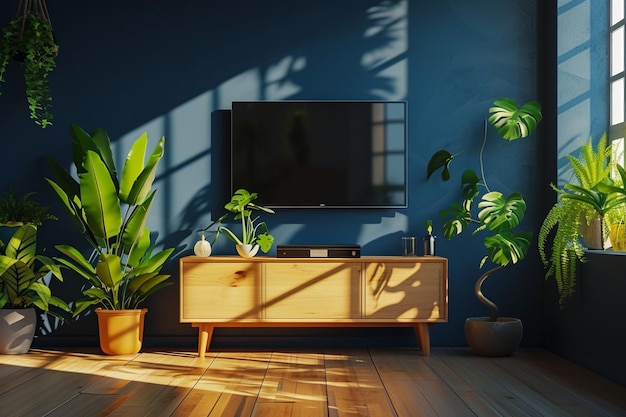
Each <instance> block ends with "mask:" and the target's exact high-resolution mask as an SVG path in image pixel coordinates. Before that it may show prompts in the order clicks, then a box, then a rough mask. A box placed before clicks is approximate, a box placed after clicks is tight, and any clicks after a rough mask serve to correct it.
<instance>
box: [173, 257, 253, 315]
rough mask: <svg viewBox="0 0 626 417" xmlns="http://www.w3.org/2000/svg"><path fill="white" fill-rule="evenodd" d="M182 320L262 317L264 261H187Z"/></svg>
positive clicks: (183, 285)
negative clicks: (262, 273)
mask: <svg viewBox="0 0 626 417" xmlns="http://www.w3.org/2000/svg"><path fill="white" fill-rule="evenodd" d="M181 272H182V273H181V289H180V291H181V303H180V304H181V306H180V308H181V321H186V322H191V321H198V320H207V319H208V320H219V319H223V320H225V319H231V320H233V321H236V320H238V319H255V318H260V317H261V314H262V313H261V308H260V305H261V302H260V300H261V264H259V263H253V262H241V263H239V262H238V263H230V262H225V263H219V262H207V263H184V264H183V267H182V271H181Z"/></svg>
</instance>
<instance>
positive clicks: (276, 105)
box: [231, 101, 408, 208]
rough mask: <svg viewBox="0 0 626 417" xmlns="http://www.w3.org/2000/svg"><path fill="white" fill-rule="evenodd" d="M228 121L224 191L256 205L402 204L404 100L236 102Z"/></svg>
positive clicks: (404, 201)
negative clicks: (252, 195)
mask: <svg viewBox="0 0 626 417" xmlns="http://www.w3.org/2000/svg"><path fill="white" fill-rule="evenodd" d="M231 123H232V130H231V134H232V142H231V191H235V190H237V189H239V188H245V189H247V190H248V191H250V192H256V193H258V194H259V197H258V199H257V200H256V202H257V203H258V204H261V205H263V206H267V207H272V208H317V207H327V208H402V207H406V206H407V198H408V191H407V103H406V101H236V102H233V103H232V114H231Z"/></svg>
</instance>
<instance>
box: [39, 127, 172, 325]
mask: <svg viewBox="0 0 626 417" xmlns="http://www.w3.org/2000/svg"><path fill="white" fill-rule="evenodd" d="M70 134H71V137H72V141H71V145H72V154H73V159H74V165H75V166H76V170H77V174H78V179H75V178H74V177H72V176H71V175H70V174H69V172H68V171H66V170H65V169H64V168H63V167H62V166H61V165H60V164H59V163H57V162H56V161H54V160H52V159H49V160H48V161H49V163H50V167H51V169H52V171H53V173H54V175H55V177H56V180H52V179H49V178H47V179H46V180H47V181H48V183H49V184H50V185H51V186H52V188H53V189H54V191H55V192H56V194H57V195H58V197H59V198H60V200H61V202H62V203H63V205H64V206H65V208H66V209H67V211H68V213H69V214H70V217H71V219H72V220H73V222H74V224H75V225H76V227H77V229H78V230H79V232H80V233H82V235H83V236H84V237H85V239H86V241H87V242H88V243H89V245H90V246H91V247H92V249H93V252H92V254H91V256H89V257H85V256H84V255H83V254H82V253H81V252H80V251H79V250H78V249H76V248H74V247H72V246H69V245H58V246H56V248H57V249H58V250H59V251H60V252H61V253H62V254H63V255H64V257H58V258H55V259H56V260H57V261H58V262H60V263H61V264H63V265H65V266H67V267H68V268H70V269H72V270H73V271H75V272H76V273H78V275H80V276H81V277H83V278H84V279H85V280H87V282H88V284H89V286H88V288H87V289H85V290H84V291H83V295H84V298H81V299H79V300H78V301H77V302H76V309H75V311H74V315H78V314H80V313H81V312H83V311H84V310H86V309H87V308H89V307H91V306H94V305H99V306H100V307H102V308H103V309H107V310H125V309H137V308H139V306H140V305H141V303H142V302H144V301H145V300H146V299H147V298H148V297H149V296H150V295H151V294H153V293H154V292H155V291H157V290H159V289H161V288H164V287H166V286H168V285H171V283H170V282H166V281H167V279H168V278H169V277H170V276H169V275H164V274H161V273H160V271H161V268H162V267H163V265H164V263H165V262H166V260H167V259H168V258H169V256H170V255H171V254H172V252H173V251H174V249H173V248H170V249H164V250H155V245H154V244H153V243H152V242H151V237H150V230H149V229H148V228H147V227H146V221H147V219H148V215H149V213H150V207H151V206H152V202H153V200H154V195H155V193H156V190H155V189H152V184H153V181H154V178H155V175H156V170H157V165H158V163H159V161H160V160H161V158H162V156H163V150H164V144H165V138H163V137H162V138H161V139H160V140H159V142H158V143H157V144H156V146H155V148H154V150H153V151H152V153H151V154H150V155H149V158H148V160H147V162H145V157H146V151H147V145H148V137H147V134H146V133H145V132H144V133H143V134H142V135H141V136H140V137H139V138H137V139H136V140H135V142H134V143H133V145H132V147H131V149H130V151H129V152H128V154H127V156H126V160H125V163H124V166H123V168H122V171H121V176H120V178H119V179H118V169H117V168H116V165H115V161H114V159H113V153H112V149H111V142H110V139H109V136H108V135H107V133H106V132H105V131H104V130H103V129H101V128H97V129H95V130H94V131H93V132H92V133H91V134H88V133H87V132H86V131H85V130H83V129H82V128H81V127H79V126H77V125H72V126H71V128H70Z"/></svg>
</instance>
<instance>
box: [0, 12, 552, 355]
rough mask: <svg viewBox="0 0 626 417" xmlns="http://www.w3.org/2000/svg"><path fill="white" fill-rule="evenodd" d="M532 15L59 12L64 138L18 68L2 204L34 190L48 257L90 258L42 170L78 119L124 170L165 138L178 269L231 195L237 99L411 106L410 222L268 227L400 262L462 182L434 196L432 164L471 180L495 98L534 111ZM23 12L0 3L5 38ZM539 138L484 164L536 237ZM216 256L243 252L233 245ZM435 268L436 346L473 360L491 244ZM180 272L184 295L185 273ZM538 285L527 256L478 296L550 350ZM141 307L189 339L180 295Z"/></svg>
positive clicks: (166, 204)
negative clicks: (35, 116)
mask: <svg viewBox="0 0 626 417" xmlns="http://www.w3.org/2000/svg"><path fill="white" fill-rule="evenodd" d="M12 3H15V4H12ZM537 3H538V2H537V1H527V0H514V1H507V2H502V1H498V0H481V1H479V2H468V1H465V0H447V1H437V2H409V1H390V0H387V1H383V0H376V1H371V0H318V1H315V2H293V1H286V0H284V1H283V0H273V1H264V2H260V1H256V0H233V1H220V2H218V1H199V0H190V1H185V2H173V1H163V0H153V1H149V2H148V1H133V2H129V1H121V0H111V1H107V2H85V1H78V0H66V1H63V2H50V4H49V8H50V15H51V17H52V21H53V26H54V29H55V33H56V36H57V39H58V41H59V43H60V45H61V49H60V55H59V57H58V67H57V69H56V70H55V72H54V73H53V74H52V75H51V77H50V80H51V83H52V88H53V93H54V109H53V110H54V115H55V117H54V120H53V122H54V125H53V126H52V127H49V128H46V129H45V130H42V129H40V128H39V127H37V126H35V125H34V124H33V123H32V122H30V121H29V119H28V114H27V109H26V103H25V99H24V92H23V89H24V88H23V80H22V74H21V70H20V68H19V67H18V66H17V65H16V64H12V66H11V68H10V70H9V72H8V73H7V74H6V79H7V82H6V83H5V84H4V85H2V86H1V89H2V90H1V91H2V96H0V114H1V115H2V122H1V123H0V138H1V140H2V141H3V144H4V146H3V149H4V153H3V164H2V168H0V169H1V171H0V172H1V175H0V190H5V189H7V188H8V187H9V186H13V187H15V188H17V189H18V190H20V191H24V192H25V191H31V190H35V191H38V192H40V197H41V198H42V199H44V200H45V201H46V202H49V203H50V204H51V205H53V207H54V209H55V210H54V211H55V214H57V215H59V217H61V220H59V221H58V222H54V223H53V224H47V225H45V226H44V227H42V233H41V235H42V237H41V240H42V244H43V245H44V246H46V247H47V248H48V249H47V250H48V251H50V252H52V251H54V249H53V248H51V246H52V245H53V244H58V243H70V244H80V243H79V242H81V240H80V237H79V235H78V233H77V232H76V231H75V230H74V229H73V225H72V224H71V223H70V222H69V221H67V217H66V216H65V213H63V212H61V207H60V205H59V204H58V203H57V202H56V201H55V200H54V196H53V195H52V194H51V191H50V190H49V189H48V187H47V185H46V184H45V182H44V177H45V176H48V175H50V173H49V171H48V168H47V166H46V165H45V163H44V159H43V158H44V156H52V157H54V158H55V159H57V160H59V161H62V162H64V163H67V164H69V161H70V158H69V150H70V149H69V135H68V133H67V131H68V126H69V124H70V123H77V124H79V125H81V126H83V127H84V128H85V129H87V130H91V129H93V128H95V127H97V126H101V127H104V128H105V129H106V130H107V131H108V132H109V134H110V136H111V138H112V139H113V140H115V141H116V143H118V144H119V147H118V148H119V149H118V156H120V157H121V156H122V155H124V154H125V152H126V151H127V150H128V148H129V143H130V141H132V140H133V139H134V138H136V137H137V136H138V135H139V133H141V132H142V131H144V130H147V131H148V134H149V137H150V140H151V143H152V144H154V143H156V140H158V138H159V137H160V136H161V135H164V136H165V137H166V155H165V158H164V160H163V162H162V165H161V166H160V175H159V177H158V179H157V186H158V188H159V191H158V193H157V201H156V202H155V203H156V208H154V209H153V212H152V216H151V218H150V226H151V228H152V229H153V230H155V231H158V232H159V237H160V242H161V243H162V244H165V245H168V246H176V247H177V248H178V249H179V250H178V252H177V253H178V255H179V256H180V255H185V254H189V253H190V248H191V246H192V245H193V243H194V242H195V241H196V240H197V235H196V230H198V229H200V228H203V227H205V226H206V225H208V224H209V222H210V221H211V219H212V218H215V217H216V216H218V215H219V214H221V212H222V211H221V209H220V208H221V206H222V205H223V204H224V203H225V199H226V198H227V197H228V196H227V195H226V196H225V195H224V188H225V187H226V186H227V185H228V184H227V183H228V177H227V176H226V174H225V173H224V163H223V161H224V158H225V150H226V148H225V146H226V145H227V143H226V140H227V138H226V137H225V135H224V133H223V132H224V131H223V129H221V125H222V124H224V123H227V117H226V116H227V115H226V114H224V112H223V111H224V110H228V109H229V107H230V103H231V101H232V100H240V99H355V100H358V99H371V98H376V99H405V100H407V101H408V103H409V142H410V143H409V187H410V197H409V207H408V208H407V209H402V210H340V211H339V210H335V211H331V210H282V211H279V212H278V213H277V214H276V215H274V216H272V217H271V218H268V219H267V221H268V223H269V226H270V227H271V229H272V231H273V232H274V234H275V236H276V238H277V242H278V243H280V244H288V243H317V244H324V243H358V244H361V245H362V248H363V254H364V255H396V254H400V250H401V243H400V242H401V240H400V237H401V236H403V235H407V234H412V235H417V236H420V235H422V234H423V223H424V220H426V219H433V220H434V221H435V226H436V228H437V229H439V227H440V222H439V221H438V219H437V213H438V211H439V210H440V209H442V208H443V207H445V206H447V205H448V204H449V203H450V202H452V201H456V199H457V197H458V189H456V187H455V185H453V184H446V185H445V186H442V184H441V183H440V182H439V181H436V180H430V181H429V182H426V179H425V172H426V163H427V161H428V159H429V157H430V155H431V154H432V153H434V152H435V151H436V150H438V149H440V148H448V149H450V150H458V151H460V150H466V152H465V153H463V154H462V155H460V156H459V158H458V160H457V161H456V166H455V170H456V171H455V172H456V174H459V173H460V172H461V171H462V170H463V169H464V168H465V167H468V166H469V167H473V168H477V166H478V160H477V157H476V151H477V150H478V148H479V146H480V143H481V139H482V126H483V119H484V118H485V117H486V116H487V109H488V107H489V106H490V104H491V103H492V102H493V100H494V99H496V98H499V97H503V96H507V97H511V98H514V99H515V100H516V101H518V102H520V103H521V102H525V101H528V100H531V99H541V96H540V95H539V88H538V83H539V80H540V76H541V71H542V70H541V68H539V65H538V53H539V48H538V45H539V44H540V43H541V39H540V38H538V33H539V32H540V29H541V28H540V27H539V26H538V19H537V16H538V11H537V8H538V6H537ZM16 4H17V0H16V1H14V2H9V1H4V2H2V3H1V4H0V21H1V22H2V23H3V24H4V22H6V21H8V19H9V18H10V17H11V16H12V15H13V13H14V11H15V8H16ZM491 133H492V136H491V137H492V138H494V139H495V136H494V135H493V133H494V132H491ZM542 140H544V139H543V138H542V137H541V134H539V135H535V137H533V138H530V139H527V140H524V141H517V142H513V143H504V142H503V141H500V142H499V141H497V140H492V141H490V144H489V147H488V149H487V151H486V170H487V171H486V174H487V175H488V178H490V185H491V186H492V187H493V188H495V189H499V190H501V191H502V192H505V193H509V192H512V191H521V192H523V193H524V195H525V196H526V199H527V203H528V207H529V213H528V216H527V218H526V219H525V224H526V227H527V228H528V229H530V230H534V231H536V230H537V225H538V224H539V223H540V219H541V216H542V215H543V213H542V209H541V208H540V207H539V203H538V200H539V196H540V195H541V193H540V192H539V191H538V190H537V188H536V184H538V183H542V181H543V178H541V177H540V173H541V170H540V167H539V166H538V159H537V155H538V153H539V150H540V149H542V146H543V145H541V143H542ZM501 142H502V143H501ZM215 253H221V254H226V253H228V254H230V253H234V251H233V250H232V248H231V245H230V244H229V243H228V242H227V241H226V240H222V241H220V242H219V243H218V245H217V246H216V248H215ZM274 253H275V252H274ZM438 254H439V255H441V256H445V257H448V258H449V259H450V264H449V265H450V270H449V272H450V277H449V278H450V279H449V302H450V308H449V319H450V321H449V323H447V324H442V325H438V326H435V328H434V329H433V331H432V343H433V345H435V346H463V345H465V338H464V335H463V323H464V320H465V318H466V317H468V316H475V315H484V314H485V313H486V310H485V309H484V308H483V307H482V305H481V304H480V303H479V302H478V301H477V300H476V299H475V298H474V295H473V286H474V282H475V280H476V279H477V278H478V276H479V275H480V273H481V271H480V269H479V268H478V265H479V261H480V259H481V258H482V257H483V256H484V252H483V248H482V244H481V238H480V237H472V236H469V235H468V236H462V237H460V238H458V239H457V240H454V241H445V240H443V239H441V238H440V239H439V240H438ZM169 269H170V271H171V272H172V273H173V274H174V277H173V279H174V281H176V280H177V279H178V275H177V264H176V262H172V264H171V265H170V267H169ZM542 276H543V274H542V270H541V266H540V263H539V261H538V258H537V256H536V251H534V250H531V253H530V255H529V258H528V260H527V261H526V262H524V263H522V264H520V265H517V266H513V267H510V268H507V269H506V270H505V271H503V272H500V273H499V274H498V276H494V277H492V278H491V279H490V280H489V281H487V283H486V284H485V286H484V291H485V293H487V295H488V296H491V298H493V299H494V301H496V303H498V304H499V305H500V307H501V313H502V314H503V315H511V316H518V317H521V318H522V319H523V320H524V323H525V337H524V343H525V344H527V345H536V344H539V342H540V323H541V321H540V316H539V315H540V306H541V301H540V299H541V289H542V282H543V279H542ZM67 284H68V285H67V286H66V287H64V288H63V290H62V291H64V293H66V294H67V295H68V296H71V295H73V294H77V293H78V291H79V289H80V285H81V283H80V282H78V281H75V280H72V279H71V277H70V279H68V283H67ZM148 308H149V309H150V313H149V315H148V318H147V338H148V341H149V340H150V338H151V337H152V338H154V340H157V339H158V340H159V342H161V343H162V342H163V340H165V337H167V336H174V339H175V340H173V341H172V343H176V341H183V340H185V341H189V340H193V337H192V336H193V335H194V334H195V333H194V331H193V330H192V329H191V328H190V326H189V325H181V324H179V323H178V286H177V285H174V286H171V287H169V288H167V289H166V290H164V291H163V292H162V293H160V294H157V295H156V296H155V297H154V298H153V299H151V300H150V302H149V305H148ZM92 325H93V317H87V318H83V319H81V320H79V321H78V322H75V323H68V324H66V325H64V326H63V327H62V328H60V329H58V330H56V331H53V334H52V337H53V338H54V337H55V336H58V337H59V338H63V337H65V338H66V343H78V342H80V339H81V338H86V337H94V336H95V327H94V326H92ZM322 332H323V331H322ZM278 333H279V335H280V334H282V333H280V332H278ZM283 333H284V330H283ZM249 334H250V333H248V334H243V336H246V335H249ZM299 334H302V333H299ZM328 334H329V333H326V335H328ZM345 334H348V333H345V332H344V333H341V334H340V335H345ZM380 334H381V335H384V336H383V338H384V339H386V340H392V341H393V343H399V344H411V343H415V342H414V337H413V335H411V334H407V333H406V332H404V331H403V330H393V331H391V332H389V333H386V332H383V331H381V333H380ZM305 335H306V332H305ZM321 335H322V336H323V335H324V334H323V333H321ZM243 336H242V331H241V330H239V333H237V332H234V333H228V332H224V333H221V334H217V335H216V337H217V340H216V342H218V343H219V341H220V337H222V340H223V341H224V343H226V342H227V341H228V340H231V339H232V340H237V341H241V340H243V339H244V337H243ZM333 336H334V335H333ZM352 336H353V337H356V338H359V340H362V339H363V340H365V341H367V340H368V338H370V337H371V336H372V335H371V334H367V335H365V334H364V333H362V331H361V332H358V331H355V333H354V334H352ZM262 337H263V334H262V333H261V334H260V338H262ZM50 340H57V339H50ZM369 340H370V341H371V340H373V338H370V339H369Z"/></svg>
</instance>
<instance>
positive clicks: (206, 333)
mask: <svg viewBox="0 0 626 417" xmlns="http://www.w3.org/2000/svg"><path fill="white" fill-rule="evenodd" d="M192 326H193V327H197V328H198V356H199V357H200V358H204V356H205V355H206V352H207V350H209V346H210V345H211V338H212V337H213V329H214V327H215V326H213V325H212V324H208V323H193V324H192Z"/></svg>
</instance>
